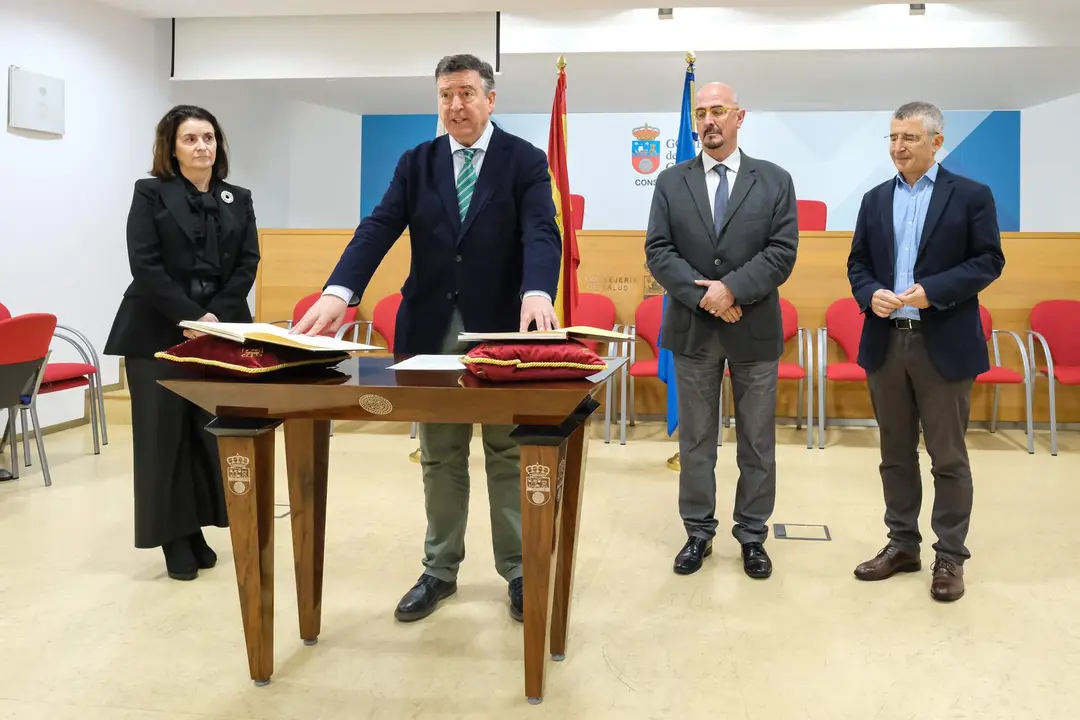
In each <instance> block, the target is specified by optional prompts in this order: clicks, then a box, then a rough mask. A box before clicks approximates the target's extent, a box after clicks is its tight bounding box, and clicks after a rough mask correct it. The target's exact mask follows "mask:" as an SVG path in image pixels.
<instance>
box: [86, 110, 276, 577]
mask: <svg viewBox="0 0 1080 720" xmlns="http://www.w3.org/2000/svg"><path fill="white" fill-rule="evenodd" d="M228 172H229V159H228V154H227V150H226V145H225V136H224V134H223V133H222V131H221V126H220V125H219V124H218V121H217V119H216V118H215V117H214V116H213V115H211V114H210V113H209V112H207V111H206V110H203V109H202V108H198V107H193V106H190V105H179V106H177V107H174V108H173V109H172V110H170V111H169V112H168V113H166V115H165V117H163V118H162V119H161V122H159V123H158V126H157V136H156V139H155V141H154V163H153V168H152V169H151V171H150V174H151V175H152V176H153V177H150V178H144V179H142V180H137V181H136V182H135V196H134V198H133V199H132V201H131V210H130V211H129V213H128V222H127V247H128V261H129V263H130V266H131V275H132V278H133V279H132V282H131V284H130V285H129V286H128V288H127V290H126V291H125V292H124V297H123V300H122V301H121V303H120V309H119V311H118V312H117V314H116V319H115V320H114V321H113V326H112V331H111V333H110V334H109V340H108V342H107V343H106V346H105V352H106V354H108V355H121V356H123V357H124V363H125V366H126V369H127V379H128V388H129V391H130V393H131V423H132V442H133V450H134V455H135V463H134V474H135V487H134V490H135V547H138V548H154V547H161V548H162V550H163V551H164V553H165V566H166V569H167V570H168V573H169V577H171V578H174V579H176V580H192V579H194V578H195V577H196V576H197V575H198V573H199V569H200V568H201V569H206V568H211V567H213V566H214V564H215V563H216V562H217V556H216V555H215V554H214V551H213V550H211V549H210V547H209V546H208V545H207V544H206V540H205V539H204V537H203V534H202V528H203V527H204V526H209V525H215V526H217V527H228V518H227V516H226V513H225V496H224V490H223V485H222V481H221V468H220V465H219V464H218V453H217V443H216V441H215V439H214V437H213V436H212V435H210V433H208V432H207V431H206V430H205V429H204V428H205V427H206V425H207V424H208V423H209V422H210V421H211V420H212V419H213V418H212V416H211V415H210V414H209V413H207V412H205V411H203V410H201V409H200V408H198V407H197V406H195V405H193V404H191V403H189V402H188V401H186V400H184V399H182V398H181V397H180V396H178V395H176V394H175V393H172V392H170V391H168V390H166V389H165V388H163V387H162V386H161V385H159V384H158V382H157V381H158V380H163V379H166V378H173V377H179V376H180V373H179V372H178V371H177V370H176V369H175V368H174V367H173V366H170V365H168V364H166V363H165V362H162V361H159V360H156V359H154V353H156V352H159V351H161V350H165V349H166V348H169V347H172V346H173V345H176V344H177V343H180V342H183V341H184V338H185V336H186V337H193V336H194V333H192V331H189V330H182V329H181V328H179V327H177V323H179V322H180V321H182V320H200V321H203V322H251V311H250V310H249V308H248V304H247V296H248V293H249V292H250V291H251V287H252V285H253V284H254V282H255V271H256V269H257V268H258V265H259V237H258V230H257V227H256V224H255V212H254V210H253V208H252V204H251V193H250V192H249V191H248V190H246V189H244V188H242V187H237V186H236V185H230V184H229V183H227V182H225V178H226V176H227V175H228Z"/></svg>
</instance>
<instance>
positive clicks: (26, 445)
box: [19, 408, 30, 467]
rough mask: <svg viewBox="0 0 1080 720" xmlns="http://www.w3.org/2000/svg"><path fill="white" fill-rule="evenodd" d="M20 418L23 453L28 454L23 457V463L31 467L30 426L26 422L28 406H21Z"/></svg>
mask: <svg viewBox="0 0 1080 720" xmlns="http://www.w3.org/2000/svg"><path fill="white" fill-rule="evenodd" d="M19 419H20V420H22V446H23V455H25V456H26V457H25V458H23V463H24V464H25V465H26V467H30V432H29V429H30V428H29V425H28V424H27V422H26V408H19Z"/></svg>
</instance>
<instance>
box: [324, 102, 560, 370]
mask: <svg viewBox="0 0 1080 720" xmlns="http://www.w3.org/2000/svg"><path fill="white" fill-rule="evenodd" d="M489 122H490V121H489ZM406 227H408V229H409V241H410V243H411V246H412V262H411V266H410V268H409V277H408V278H407V279H406V280H405V284H404V286H403V287H402V288H401V294H402V297H403V299H402V302H401V308H400V309H399V310H398V316H397V327H396V329H395V338H394V352H396V353H406V354H417V353H438V352H439V351H440V349H441V347H442V341H443V337H444V335H445V334H446V331H447V329H448V327H449V324H450V316H451V313H452V311H453V308H454V305H455V304H456V305H457V306H458V307H459V308H460V310H461V315H462V318H463V320H464V323H465V328H466V330H468V331H470V332H506V331H516V330H517V329H518V328H519V326H520V322H521V320H520V318H521V298H522V295H524V294H525V293H526V292H528V291H530V290H542V291H544V292H546V293H547V294H548V295H549V296H550V297H551V298H552V300H553V301H554V300H555V293H556V288H557V286H558V282H559V269H560V266H561V260H562V241H561V236H560V234H559V228H558V225H556V223H555V203H554V201H553V200H552V197H551V179H550V176H549V175H548V164H547V157H546V156H545V155H544V153H543V152H542V151H541V150H539V149H538V148H536V147H535V146H533V145H532V144H530V143H529V142H526V141H525V140H522V139H521V138H519V137H516V136H514V135H511V134H510V133H507V132H505V131H504V130H502V129H500V128H499V127H498V126H496V127H495V128H494V129H493V132H492V136H491V141H490V143H489V144H488V149H487V153H486V155H485V156H484V163H483V165H482V166H481V168H480V175H479V177H478V178H477V180H476V187H475V189H474V190H473V196H472V200H471V201H470V203H469V212H468V214H467V215H466V216H465V220H464V222H462V221H461V219H460V212H459V211H458V201H457V184H456V177H455V175H454V161H453V158H452V157H451V153H450V138H449V136H448V135H443V136H441V137H439V138H436V139H435V140H430V141H427V142H423V143H420V144H419V145H417V146H416V147H414V148H412V149H411V150H407V151H406V152H405V153H404V154H403V155H402V156H401V159H400V160H398V164H397V169H395V170H394V177H393V179H392V180H391V181H390V187H389V189H387V191H386V194H385V195H384V196H383V199H382V201H381V202H380V203H379V204H378V206H377V207H376V208H375V209H374V210H373V211H372V213H371V215H369V216H368V217H366V218H364V219H363V220H362V221H361V222H360V225H359V226H358V227H357V228H356V232H355V233H354V234H353V238H352V240H351V241H350V242H349V245H348V246H347V247H346V248H345V252H344V253H342V256H341V259H340V260H339V261H338V264H337V267H335V268H334V271H333V273H332V274H331V275H330V279H329V280H328V281H327V286H330V285H341V286H344V287H347V288H349V289H350V290H352V291H353V293H355V295H354V296H353V300H352V304H354V305H355V304H357V303H359V299H360V296H362V295H363V294H364V291H365V290H366V289H367V285H368V283H369V282H370V281H371V277H372V275H374V274H375V270H376V268H378V266H379V263H380V262H382V259H383V258H384V257H385V256H386V253H387V252H389V250H390V248H391V247H392V246H393V244H394V243H395V242H396V241H397V239H398V238H399V237H400V236H401V234H402V232H404V230H405V228H406Z"/></svg>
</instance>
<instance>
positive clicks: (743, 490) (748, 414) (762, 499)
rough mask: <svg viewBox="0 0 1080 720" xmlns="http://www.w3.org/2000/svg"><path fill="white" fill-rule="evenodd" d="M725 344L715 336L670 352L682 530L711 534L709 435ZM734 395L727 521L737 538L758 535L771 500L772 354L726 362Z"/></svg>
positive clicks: (715, 424) (712, 444) (763, 531)
mask: <svg viewBox="0 0 1080 720" xmlns="http://www.w3.org/2000/svg"><path fill="white" fill-rule="evenodd" d="M725 359H727V352H726V351H725V350H724V348H723V347H722V346H721V344H720V340H719V338H717V337H715V336H714V337H713V338H712V339H711V340H710V341H709V343H708V344H707V345H706V346H705V347H703V348H701V350H699V351H698V352H697V353H695V354H693V355H680V354H677V353H676V354H675V382H676V387H677V389H678V392H679V461H680V464H681V466H682V470H681V471H680V473H679V514H680V515H681V516H682V520H683V526H684V527H685V528H686V534H687V535H688V536H690V537H701V538H706V539H709V538H712V537H714V536H715V535H716V526H717V522H716V517H715V512H716V441H717V435H718V433H719V432H720V383H721V382H722V381H723V378H724V360H725ZM728 365H729V367H730V369H731V387H732V391H733V394H734V396H735V437H736V452H735V458H736V461H737V462H738V464H739V481H738V484H737V486H736V489H735V512H734V515H733V519H734V521H735V524H734V526H733V527H732V530H731V534H732V535H733V536H734V537H735V539H736V540H738V541H739V542H740V543H748V542H764V541H765V539H766V538H767V537H768V536H769V527H768V525H767V524H766V523H767V522H768V520H769V518H770V517H771V516H772V512H773V507H774V505H775V504H776V380H777V377H776V373H777V365H778V361H776V360H772V361H754V362H730V361H729V363H728Z"/></svg>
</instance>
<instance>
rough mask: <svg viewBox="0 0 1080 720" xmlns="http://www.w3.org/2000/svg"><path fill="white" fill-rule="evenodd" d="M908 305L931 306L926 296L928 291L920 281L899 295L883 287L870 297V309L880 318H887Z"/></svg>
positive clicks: (917, 306)
mask: <svg viewBox="0 0 1080 720" xmlns="http://www.w3.org/2000/svg"><path fill="white" fill-rule="evenodd" d="M904 306H907V307H913V308H916V309H918V310H925V309H926V308H928V307H930V301H929V300H928V299H927V297H926V291H925V290H923V286H922V285H920V284H919V283H915V284H914V285H912V286H911V287H909V288H908V289H907V290H905V291H904V292H902V293H900V294H899V295H897V294H896V293H894V292H893V291H891V290H886V289H885V288H881V289H880V290H878V291H877V292H875V293H874V296H873V297H872V298H870V309H871V310H873V311H874V314H875V315H877V316H878V317H880V318H887V317H889V316H890V315H892V314H893V313H894V312H895V311H897V310H899V309H900V308H902V307H904Z"/></svg>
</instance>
